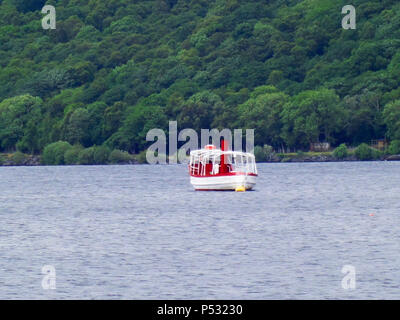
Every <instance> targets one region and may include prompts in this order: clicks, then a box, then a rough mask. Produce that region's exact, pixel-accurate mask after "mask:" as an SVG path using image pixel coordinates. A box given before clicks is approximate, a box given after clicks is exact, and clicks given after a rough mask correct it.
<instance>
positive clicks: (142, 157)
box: [136, 150, 147, 164]
mask: <svg viewBox="0 0 400 320" xmlns="http://www.w3.org/2000/svg"><path fill="white" fill-rule="evenodd" d="M146 154H147V150H143V151H141V152H140V153H139V154H138V155H137V156H136V160H137V161H138V162H139V163H140V164H145V163H147V157H146Z"/></svg>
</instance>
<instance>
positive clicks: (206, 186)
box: [189, 141, 258, 191]
mask: <svg viewBox="0 0 400 320" xmlns="http://www.w3.org/2000/svg"><path fill="white" fill-rule="evenodd" d="M221 149H222V150H221ZM221 149H217V148H216V147H215V146H214V145H207V146H205V147H204V149H200V150H194V151H192V152H190V163H189V174H190V183H191V184H192V185H193V187H194V188H195V190H199V191H222V190H236V191H245V190H251V189H253V188H254V186H255V184H256V177H257V175H258V174H257V167H256V161H255V157H254V155H253V154H251V153H246V152H239V151H228V150H227V144H226V143H225V142H224V141H222V148H221Z"/></svg>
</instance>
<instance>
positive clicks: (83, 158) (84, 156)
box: [78, 147, 95, 165]
mask: <svg viewBox="0 0 400 320" xmlns="http://www.w3.org/2000/svg"><path fill="white" fill-rule="evenodd" d="M94 151H95V147H90V148H86V149H82V150H81V151H80V152H79V154H78V164H81V165H93V164H95V161H94Z"/></svg>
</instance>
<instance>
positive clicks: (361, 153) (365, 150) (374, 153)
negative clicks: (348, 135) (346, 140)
mask: <svg viewBox="0 0 400 320" xmlns="http://www.w3.org/2000/svg"><path fill="white" fill-rule="evenodd" d="M354 154H355V156H356V157H357V159H358V160H361V161H368V160H375V159H378V158H379V157H381V156H382V153H381V152H380V151H378V150H376V149H373V148H371V147H370V146H368V145H367V144H366V143H362V144H360V145H359V146H358V147H357V148H356V149H355V150H354Z"/></svg>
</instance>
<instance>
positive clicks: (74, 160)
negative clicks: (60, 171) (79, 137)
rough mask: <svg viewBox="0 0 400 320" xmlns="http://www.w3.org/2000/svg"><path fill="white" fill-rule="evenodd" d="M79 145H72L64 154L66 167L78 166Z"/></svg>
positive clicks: (80, 147)
mask: <svg viewBox="0 0 400 320" xmlns="http://www.w3.org/2000/svg"><path fill="white" fill-rule="evenodd" d="M82 149H83V147H82V146H81V145H74V146H73V147H72V148H70V149H68V150H67V151H66V152H65V153H64V163H65V164H66V165H75V164H79V153H80V152H81V151H82Z"/></svg>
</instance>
